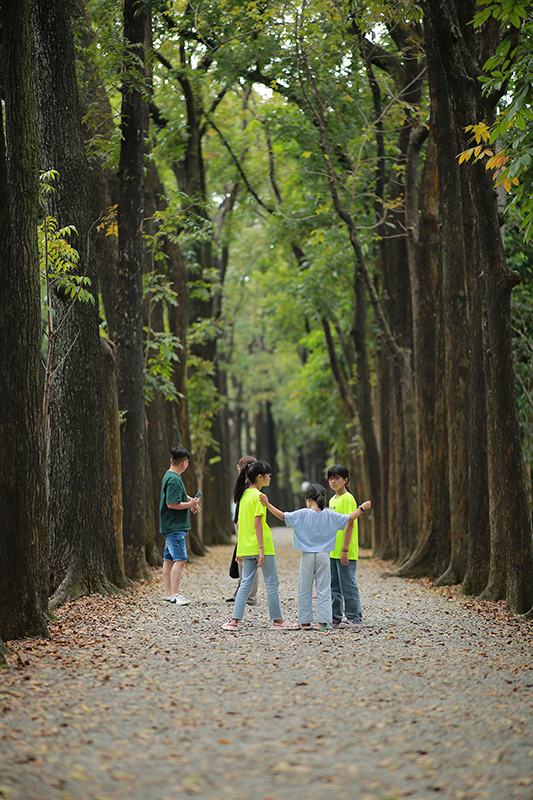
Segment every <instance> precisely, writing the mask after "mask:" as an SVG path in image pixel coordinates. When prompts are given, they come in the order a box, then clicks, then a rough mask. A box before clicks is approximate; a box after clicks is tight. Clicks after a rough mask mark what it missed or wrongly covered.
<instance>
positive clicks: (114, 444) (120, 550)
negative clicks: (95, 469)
mask: <svg viewBox="0 0 533 800" xmlns="http://www.w3.org/2000/svg"><path fill="white" fill-rule="evenodd" d="M100 344H101V347H102V357H103V367H104V382H103V389H104V416H105V432H106V445H107V463H108V465H109V481H110V486H111V506H112V509H113V524H114V529H115V542H116V546H117V554H118V560H119V562H120V567H121V569H122V570H123V571H124V540H123V538H122V469H121V463H120V421H119V408H118V398H117V383H116V377H115V369H116V358H115V345H114V344H113V342H111V341H109V339H103V338H101V339H100Z"/></svg>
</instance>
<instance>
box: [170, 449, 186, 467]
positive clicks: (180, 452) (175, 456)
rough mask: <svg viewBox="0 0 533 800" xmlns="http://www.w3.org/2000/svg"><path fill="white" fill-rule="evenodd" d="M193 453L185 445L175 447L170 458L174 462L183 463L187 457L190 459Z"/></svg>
mask: <svg viewBox="0 0 533 800" xmlns="http://www.w3.org/2000/svg"><path fill="white" fill-rule="evenodd" d="M190 457H191V454H190V453H189V451H188V450H186V449H185V448H184V447H173V448H172V450H171V451H170V460H171V461H172V463H173V464H181V462H182V461H185V459H190Z"/></svg>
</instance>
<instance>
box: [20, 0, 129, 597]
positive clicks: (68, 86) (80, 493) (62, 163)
mask: <svg viewBox="0 0 533 800" xmlns="http://www.w3.org/2000/svg"><path fill="white" fill-rule="evenodd" d="M33 10H34V16H33V22H34V50H35V72H34V79H35V85H36V97H37V103H38V120H39V140H40V157H41V163H42V166H43V167H44V168H46V169H51V168H53V169H56V170H57V171H58V172H59V181H58V185H57V187H56V192H55V194H53V195H52V196H51V198H50V200H49V208H50V212H51V213H52V215H53V216H54V217H55V218H56V219H57V220H58V223H59V225H60V226H61V227H62V226H65V225H75V226H76V229H77V236H76V237H73V238H72V240H71V242H72V244H73V245H74V246H75V247H76V249H77V250H78V252H79V255H80V261H79V267H78V269H79V274H81V275H85V276H88V277H89V278H90V280H91V287H90V290H91V292H92V293H93V295H94V297H95V300H96V302H95V303H94V304H91V303H82V302H79V301H74V303H73V301H72V300H71V298H70V297H67V296H65V294H64V293H63V292H61V291H60V290H57V291H53V293H52V303H53V306H54V309H55V313H56V317H55V325H56V328H57V326H59V325H60V324H62V323H63V331H62V336H61V339H60V342H59V344H58V353H57V357H58V362H57V365H58V367H57V373H56V374H55V376H54V378H53V381H52V383H51V394H50V415H49V419H48V428H49V432H50V433H49V447H48V475H49V492H50V515H51V519H50V521H51V572H52V589H53V590H54V596H53V597H52V600H51V605H52V607H55V606H56V605H57V604H59V603H61V602H64V601H65V600H67V599H69V598H72V597H77V596H79V595H81V594H84V593H88V592H95V591H107V590H108V589H109V588H111V587H112V586H116V585H122V584H123V583H124V575H123V573H122V570H121V568H120V563H119V559H118V554H117V549H116V543H115V528H114V522H113V511H112V505H111V491H110V480H109V469H108V462H107V458H106V452H107V446H106V439H105V423H104V398H103V367H102V352H101V347H100V337H99V330H98V326H99V313H98V279H97V275H96V270H95V265H94V262H93V260H92V259H91V258H90V255H89V248H88V240H89V235H90V229H91V224H92V216H91V204H90V198H89V188H88V187H89V169H88V164H87V159H86V155H85V150H84V144H83V137H82V130H81V114H80V108H79V103H78V89H77V85H76V71H75V55H74V44H73V39H72V32H71V29H70V21H69V18H68V12H67V4H66V2H65V0H58V2H54V3H42V2H38V0H35V2H34V4H33ZM58 41H60V42H61V47H58V45H57V43H58Z"/></svg>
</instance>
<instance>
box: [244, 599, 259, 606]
mask: <svg viewBox="0 0 533 800" xmlns="http://www.w3.org/2000/svg"><path fill="white" fill-rule="evenodd" d="M246 605H247V606H256V605H257V600H254V599H253V598H250V597H249V598H248V600H247V601H246Z"/></svg>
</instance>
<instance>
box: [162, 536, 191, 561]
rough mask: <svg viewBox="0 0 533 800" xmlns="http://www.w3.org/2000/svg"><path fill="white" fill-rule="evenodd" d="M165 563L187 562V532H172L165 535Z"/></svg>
mask: <svg viewBox="0 0 533 800" xmlns="http://www.w3.org/2000/svg"><path fill="white" fill-rule="evenodd" d="M164 536H165V552H164V553H163V560H164V561H187V545H186V544H185V540H186V538H187V531H172V533H165V534H164Z"/></svg>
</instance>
